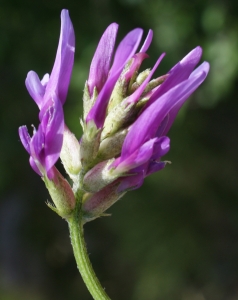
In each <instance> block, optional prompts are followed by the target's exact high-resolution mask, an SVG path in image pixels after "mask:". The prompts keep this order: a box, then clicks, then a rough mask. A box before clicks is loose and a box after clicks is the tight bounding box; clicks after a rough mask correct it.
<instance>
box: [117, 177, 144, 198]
mask: <svg viewBox="0 0 238 300" xmlns="http://www.w3.org/2000/svg"><path fill="white" fill-rule="evenodd" d="M143 181H144V173H143V172H140V173H139V174H136V175H133V176H128V177H122V178H121V183H120V185H119V187H118V189H117V192H118V193H121V192H125V191H128V190H135V189H138V188H139V187H141V186H142V184H143Z"/></svg>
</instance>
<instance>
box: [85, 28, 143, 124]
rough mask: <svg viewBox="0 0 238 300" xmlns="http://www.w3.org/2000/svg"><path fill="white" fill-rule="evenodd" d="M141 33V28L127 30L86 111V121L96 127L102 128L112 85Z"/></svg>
mask: <svg viewBox="0 0 238 300" xmlns="http://www.w3.org/2000/svg"><path fill="white" fill-rule="evenodd" d="M142 34H143V30H142V29H140V28H137V29H134V30H132V31H131V32H129V33H128V34H127V35H126V36H125V38H124V39H123V40H122V41H121V43H120V44H119V46H118V48H117V51H116V54H115V58H114V62H113V65H112V68H111V70H110V74H109V78H108V79H107V81H106V83H105V85H104V86H103V88H102V90H101V92H100V93H99V95H98V98H97V100H96V103H95V105H94V106H93V107H92V109H91V110H90V112H89V113H88V116H87V118H86V122H89V121H90V120H93V121H94V123H95V124H96V126H97V128H102V126H103V123H104V119H105V114H106V109H107V104H108V101H109V99H110V95H111V93H112V90H113V88H114V85H115V83H116V81H117V80H118V78H119V76H120V74H121V72H122V70H123V68H124V66H125V64H126V63H127V61H128V60H129V59H130V58H131V57H132V56H133V55H134V54H135V52H136V50H137V48H138V45H139V43H140V41H141V37H142Z"/></svg>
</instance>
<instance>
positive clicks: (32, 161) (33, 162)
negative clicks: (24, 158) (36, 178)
mask: <svg viewBox="0 0 238 300" xmlns="http://www.w3.org/2000/svg"><path fill="white" fill-rule="evenodd" d="M29 162H30V165H31V167H32V169H33V170H34V171H35V172H36V173H37V174H38V175H40V176H43V174H42V173H41V172H40V170H39V169H38V167H37V165H36V163H35V161H34V159H33V158H32V157H31V156H30V159H29Z"/></svg>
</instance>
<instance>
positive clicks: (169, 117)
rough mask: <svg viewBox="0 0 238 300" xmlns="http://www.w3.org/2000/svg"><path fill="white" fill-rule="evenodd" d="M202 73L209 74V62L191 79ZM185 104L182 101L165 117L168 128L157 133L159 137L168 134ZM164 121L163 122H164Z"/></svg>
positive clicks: (193, 74)
mask: <svg viewBox="0 0 238 300" xmlns="http://www.w3.org/2000/svg"><path fill="white" fill-rule="evenodd" d="M202 71H204V72H206V74H207V73H208V72H209V64H208V63H207V62H203V63H202V64H201V65H200V66H199V67H198V68H196V69H195V70H194V71H193V72H192V74H191V75H190V76H189V78H193V77H195V76H197V75H198V74H199V73H200V72H202ZM183 104H184V102H183V101H180V102H178V103H177V104H175V105H174V106H173V108H172V109H171V110H170V111H169V114H168V115H167V116H166V117H165V119H167V122H166V126H165V127H164V129H163V130H161V131H160V133H158V132H157V136H159V135H160V136H161V135H166V134H167V132H168V131H169V129H170V128H171V126H172V124H173V122H174V120H175V118H176V116H177V114H178V112H179V110H180V109H181V107H182V106H183ZM165 119H164V120H165ZM164 120H163V121H162V122H164Z"/></svg>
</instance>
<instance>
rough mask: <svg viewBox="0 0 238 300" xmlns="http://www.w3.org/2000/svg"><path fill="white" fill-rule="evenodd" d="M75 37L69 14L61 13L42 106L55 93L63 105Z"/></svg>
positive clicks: (71, 64)
mask: <svg viewBox="0 0 238 300" xmlns="http://www.w3.org/2000/svg"><path fill="white" fill-rule="evenodd" d="M74 51H75V37H74V29H73V25H72V23H71V20H70V18H69V12H68V11H67V10H66V9H63V10H62V12H61V31H60V39H59V44H58V49H57V54H56V58H55V63H54V67H53V69H52V72H51V75H50V79H49V82H48V84H47V87H46V93H45V97H44V105H45V104H46V102H47V101H48V99H49V98H51V95H52V94H53V93H55V92H56V94H57V96H58V98H59V99H60V101H61V103H62V104H64V102H65V100H66V96H67V92H68V86H69V81H70V77H71V72H72V68H73V63H74Z"/></svg>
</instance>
